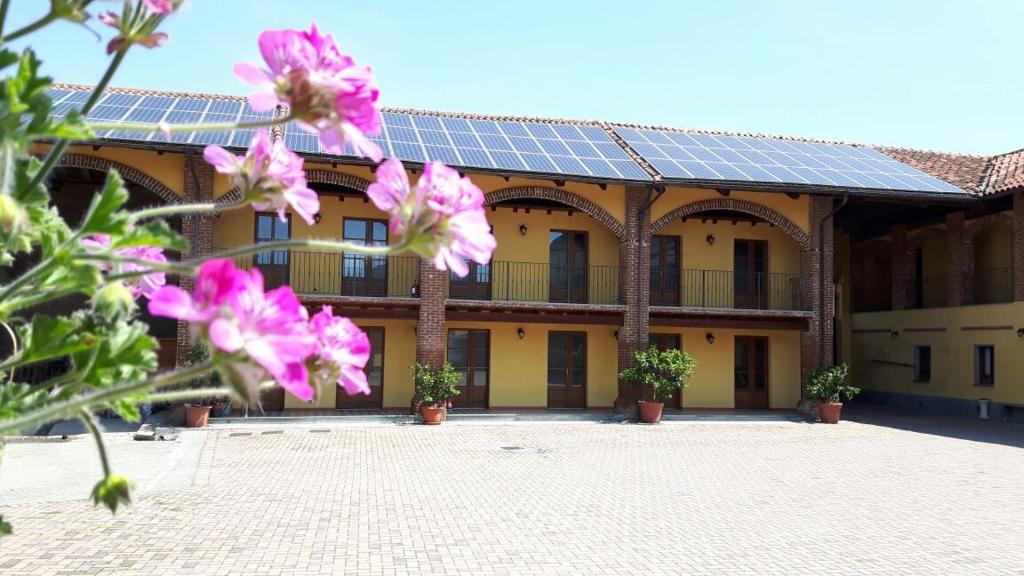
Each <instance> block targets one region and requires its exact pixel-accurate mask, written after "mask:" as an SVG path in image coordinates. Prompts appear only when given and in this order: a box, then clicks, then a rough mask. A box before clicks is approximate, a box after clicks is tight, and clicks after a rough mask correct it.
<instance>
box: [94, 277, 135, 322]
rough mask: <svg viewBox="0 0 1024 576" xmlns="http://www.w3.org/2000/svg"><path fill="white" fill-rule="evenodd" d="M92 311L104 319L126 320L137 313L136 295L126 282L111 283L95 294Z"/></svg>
mask: <svg viewBox="0 0 1024 576" xmlns="http://www.w3.org/2000/svg"><path fill="white" fill-rule="evenodd" d="M92 309H93V312H95V313H96V314H98V315H99V316H101V317H103V318H109V319H116V318H125V317H128V316H131V315H132V313H134V312H135V295H134V294H132V291H131V289H130V288H128V287H127V286H125V285H124V282H111V283H109V284H107V285H106V286H103V287H102V288H100V289H99V290H97V291H96V293H95V294H93V297H92Z"/></svg>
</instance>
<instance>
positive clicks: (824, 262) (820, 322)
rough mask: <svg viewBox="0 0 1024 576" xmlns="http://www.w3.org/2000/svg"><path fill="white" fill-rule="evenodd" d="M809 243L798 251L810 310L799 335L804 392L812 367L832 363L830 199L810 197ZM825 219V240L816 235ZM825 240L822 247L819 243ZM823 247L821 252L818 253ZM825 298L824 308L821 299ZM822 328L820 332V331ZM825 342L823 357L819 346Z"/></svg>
mask: <svg viewBox="0 0 1024 576" xmlns="http://www.w3.org/2000/svg"><path fill="white" fill-rule="evenodd" d="M810 210H811V218H810V234H809V236H810V241H809V242H808V244H809V245H808V246H806V247H805V248H804V249H803V250H801V252H800V301H801V304H802V305H803V307H804V308H806V309H808V310H810V311H811V313H812V316H811V319H810V322H808V329H807V331H806V332H802V333H801V334H800V388H801V390H802V389H803V385H804V383H805V382H806V381H807V376H808V373H809V372H810V371H811V369H812V368H815V367H817V366H819V365H823V364H831V363H832V338H833V333H832V330H833V325H834V316H835V304H836V299H835V284H834V280H833V278H834V268H833V266H834V263H833V256H834V249H833V228H832V226H833V222H832V217H831V216H829V214H830V213H831V212H832V198H831V197H829V196H811V208H810ZM825 217H828V220H827V221H826V222H825V227H824V238H823V239H822V238H821V236H820V235H819V232H818V231H819V229H820V223H821V221H822V219H823V218H825ZM822 240H824V244H822ZM822 247H824V252H822V251H821V249H822ZM822 268H824V270H825V282H824V284H822V283H821V276H820V271H821V269H822ZM822 295H823V296H824V303H825V307H824V309H822V308H821V296H822ZM822 328H824V331H823V332H822V331H821V329H822ZM822 343H824V357H819V356H820V351H819V349H820V347H821V344H822Z"/></svg>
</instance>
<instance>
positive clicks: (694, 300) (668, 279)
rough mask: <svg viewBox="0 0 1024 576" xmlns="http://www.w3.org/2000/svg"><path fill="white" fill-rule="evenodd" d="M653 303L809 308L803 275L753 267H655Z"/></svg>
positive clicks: (709, 306) (745, 308) (775, 308)
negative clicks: (803, 295)
mask: <svg viewBox="0 0 1024 576" xmlns="http://www.w3.org/2000/svg"><path fill="white" fill-rule="evenodd" d="M650 294H651V306H678V307H691V308H736V309H742V310H807V309H808V308H807V307H806V305H805V304H804V303H802V302H801V300H800V275H799V274H781V273H771V272H760V271H749V270H696V269H682V270H680V269H674V268H669V269H653V270H651V292H650Z"/></svg>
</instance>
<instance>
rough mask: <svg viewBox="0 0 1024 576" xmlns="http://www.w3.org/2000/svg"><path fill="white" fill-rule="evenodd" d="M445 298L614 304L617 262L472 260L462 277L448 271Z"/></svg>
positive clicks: (616, 284) (616, 295)
mask: <svg viewBox="0 0 1024 576" xmlns="http://www.w3.org/2000/svg"><path fill="white" fill-rule="evenodd" d="M448 298H450V299H452V300H491V301H502V302H553V303H574V304H617V303H618V301H619V269H618V267H617V266H575V267H565V266H553V265H551V264H548V263H541V262H508V261H500V260H496V261H492V262H491V263H490V264H488V265H486V266H481V265H478V264H472V265H471V266H470V270H469V274H468V275H467V276H466V277H465V278H458V277H456V276H455V275H453V274H449V279H448Z"/></svg>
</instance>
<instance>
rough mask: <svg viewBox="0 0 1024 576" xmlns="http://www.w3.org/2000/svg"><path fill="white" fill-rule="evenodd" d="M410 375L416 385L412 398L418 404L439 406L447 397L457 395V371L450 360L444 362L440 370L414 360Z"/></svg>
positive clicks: (442, 404)
mask: <svg viewBox="0 0 1024 576" xmlns="http://www.w3.org/2000/svg"><path fill="white" fill-rule="evenodd" d="M412 377H413V381H414V382H415V385H416V389H415V396H414V397H413V399H414V400H415V401H416V402H419V403H420V404H424V405H426V406H434V407H440V406H444V404H445V402H447V400H448V399H449V398H454V397H456V396H458V395H459V388H458V383H459V373H458V372H456V371H455V368H454V367H453V366H452V365H451V363H450V362H445V363H444V364H443V365H442V366H441V369H440V370H434V369H432V368H431V367H430V366H428V365H425V364H420V363H419V362H414V363H413V365H412Z"/></svg>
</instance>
